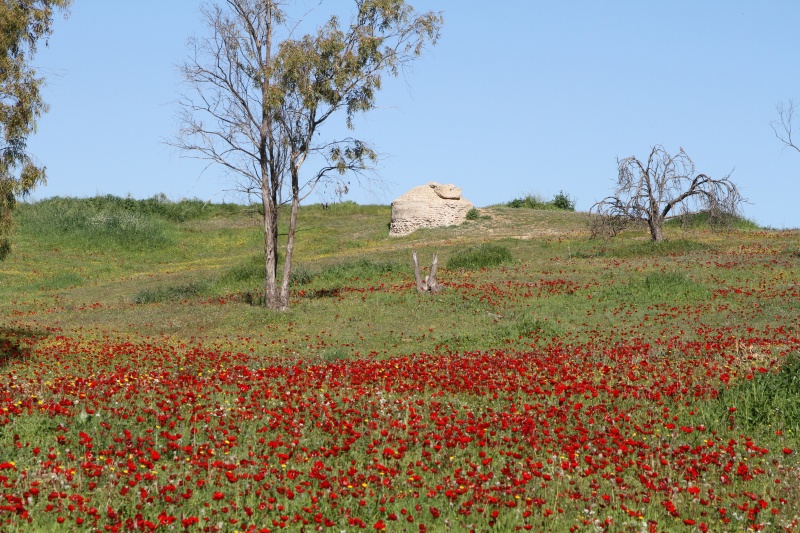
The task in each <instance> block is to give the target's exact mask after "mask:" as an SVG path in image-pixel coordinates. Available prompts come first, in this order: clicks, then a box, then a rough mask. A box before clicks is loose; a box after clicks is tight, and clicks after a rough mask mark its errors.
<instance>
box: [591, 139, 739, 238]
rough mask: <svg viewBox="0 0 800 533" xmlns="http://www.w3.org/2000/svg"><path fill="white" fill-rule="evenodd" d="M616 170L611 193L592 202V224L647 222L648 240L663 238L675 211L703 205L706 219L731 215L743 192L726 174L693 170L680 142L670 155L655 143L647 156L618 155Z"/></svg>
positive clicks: (611, 225) (608, 225)
mask: <svg viewBox="0 0 800 533" xmlns="http://www.w3.org/2000/svg"><path fill="white" fill-rule="evenodd" d="M617 166H618V169H619V174H618V176H617V179H616V186H615V189H614V194H613V196H609V197H607V198H605V199H603V200H601V201H599V202H597V203H596V204H594V205H593V206H592V208H591V209H590V213H591V214H592V215H593V219H594V224H595V229H596V228H605V229H607V230H609V232H610V233H611V234H616V233H617V232H618V231H619V230H620V229H621V228H622V227H623V226H624V225H625V224H628V223H631V222H642V223H646V224H647V226H648V228H649V229H650V237H651V238H652V240H653V241H661V240H663V238H664V232H663V226H664V222H665V221H666V220H667V219H668V218H671V217H672V216H676V215H684V214H689V213H698V212H701V211H704V212H706V213H707V214H708V216H709V217H710V219H711V220H712V221H713V220H722V219H724V218H725V217H726V216H728V215H736V214H738V212H739V207H740V205H741V203H742V202H743V198H742V197H741V195H740V194H739V189H738V188H737V187H736V185H735V184H734V183H733V182H732V181H731V180H730V175H727V176H724V177H722V178H719V179H714V178H711V177H709V176H707V175H705V174H696V173H695V169H694V162H693V161H692V160H691V158H690V157H689V156H688V155H687V154H686V152H684V151H683V148H681V149H680V150H679V151H678V153H677V154H676V155H674V156H673V155H670V154H668V153H667V151H666V150H665V149H664V147H663V146H661V145H656V146H654V147H653V148H652V149H651V151H650V155H649V157H648V158H647V161H646V162H644V163H643V162H641V161H639V160H638V159H637V158H636V157H633V156H631V157H626V158H625V159H622V160H618V161H617Z"/></svg>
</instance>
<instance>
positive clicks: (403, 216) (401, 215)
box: [389, 182, 474, 237]
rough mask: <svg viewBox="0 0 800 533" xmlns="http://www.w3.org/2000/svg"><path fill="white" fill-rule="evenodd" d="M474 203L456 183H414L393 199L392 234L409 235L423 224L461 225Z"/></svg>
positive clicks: (390, 233) (426, 225) (428, 226)
mask: <svg viewBox="0 0 800 533" xmlns="http://www.w3.org/2000/svg"><path fill="white" fill-rule="evenodd" d="M473 207H474V206H473V205H472V203H470V202H469V201H467V200H466V199H464V198H462V197H461V189H460V188H458V187H456V186H454V185H440V184H438V183H436V182H430V183H428V184H427V185H421V186H419V187H414V188H413V189H411V190H410V191H408V192H407V193H405V194H404V195H402V196H400V197H399V198H397V199H396V200H395V201H394V202H392V223H391V225H390V226H389V236H391V237H399V236H401V235H408V234H409V233H413V232H414V231H415V230H417V229H419V228H436V227H440V226H456V225H459V224H461V223H463V222H464V220H466V218H467V213H468V212H469V210H470V209H472V208H473Z"/></svg>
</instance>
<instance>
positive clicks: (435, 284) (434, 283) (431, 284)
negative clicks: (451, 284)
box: [411, 250, 442, 294]
mask: <svg viewBox="0 0 800 533" xmlns="http://www.w3.org/2000/svg"><path fill="white" fill-rule="evenodd" d="M411 258H412V259H413V260H414V279H416V280H417V292H420V293H422V292H427V293H430V294H436V293H437V292H439V291H440V290H441V288H442V286H441V285H440V284H439V280H437V279H436V265H437V264H438V263H439V255H438V254H437V253H436V252H434V254H433V262H431V270H430V272H429V273H428V275H427V276H425V278H424V279H423V278H422V276H420V273H419V261H418V260H417V251H416V250H413V251H412V252H411Z"/></svg>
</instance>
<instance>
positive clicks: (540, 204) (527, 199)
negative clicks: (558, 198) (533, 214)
mask: <svg viewBox="0 0 800 533" xmlns="http://www.w3.org/2000/svg"><path fill="white" fill-rule="evenodd" d="M506 205H507V206H508V207H513V208H515V209H553V208H554V207H553V206H552V205H551V204H550V203H549V202H547V201H546V200H545V199H544V198H542V197H541V196H539V195H538V194H536V195H534V194H529V195H527V196H524V197H522V198H514V199H513V200H511V201H510V202H508V203H507V204H506Z"/></svg>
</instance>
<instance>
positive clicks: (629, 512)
mask: <svg viewBox="0 0 800 533" xmlns="http://www.w3.org/2000/svg"><path fill="white" fill-rule="evenodd" d="M480 214H481V215H482V216H481V217H479V219H478V220H473V221H468V222H466V223H465V224H463V225H461V226H458V227H450V228H440V229H435V230H420V231H417V232H415V233H414V234H412V235H409V236H407V237H401V238H389V237H388V224H389V219H390V208H389V207H388V206H359V205H355V204H352V203H343V204H338V205H333V206H331V207H330V208H328V209H323V208H322V206H319V205H311V206H306V207H303V208H301V211H300V217H299V232H298V236H297V245H296V267H295V271H294V274H293V280H292V288H293V296H292V308H291V311H289V312H286V313H276V312H269V311H266V310H265V309H264V308H262V307H260V306H259V305H257V303H258V300H259V290H260V286H261V282H262V281H261V276H262V271H263V267H262V261H263V259H262V257H263V255H262V252H261V246H262V243H263V236H262V232H261V229H260V221H259V216H258V213H257V209H256V208H254V207H248V206H237V205H206V204H204V203H202V202H199V201H184V202H178V203H171V202H167V201H165V200H164V199H163V198H154V199H151V200H145V201H135V200H130V199H120V198H114V197H101V198H94V199H63V198H61V199H51V200H47V201H42V202H38V203H36V204H31V205H22V206H20V210H19V212H18V224H19V227H18V229H17V232H16V235H15V248H14V251H13V253H12V255H11V256H9V258H8V259H7V260H6V261H5V262H3V263H1V264H0V313H2V314H3V316H4V322H3V324H4V326H3V329H2V332H1V333H2V339H3V340H2V341H0V342H3V350H2V353H0V364H2V366H3V374H4V375H6V377H5V378H3V381H2V383H1V384H0V397H3V398H4V402H5V403H4V404H3V405H4V407H3V409H4V411H3V413H2V414H1V415H0V445H4V446H8V447H16V450H17V452H15V453H14V454H12V455H10V456H8V459H7V460H8V461H13V463H14V464H13V465H11V466H5V467H4V465H2V464H0V470H2V471H0V474H2V475H3V477H5V478H7V479H6V480H5V483H6V485H5V486H6V488H5V489H4V494H6V495H7V497H11V498H12V499H13V498H19V499H20V500H19V506H18V507H14V509H12V510H10V511H8V514H6V515H3V514H0V520H3V521H5V525H4V526H2V527H0V529H8V530H12V529H20V530H21V529H25V528H31V527H34V528H39V529H41V530H47V529H48V528H49V527H51V526H52V527H55V525H56V523H58V524H60V523H61V522H56V520H57V518H59V517H60V518H62V519H65V520H66V519H68V520H70V521H71V522H70V523H76V524H78V525H81V524H84V523H85V522H86V521H88V522H86V523H88V524H94V525H95V526H96V527H98V528H102V527H103V526H105V525H110V526H113V525H114V524H120V525H121V526H120V527H123V529H136V528H145V529H146V528H147V526H146V524H144V523H143V522H147V521H150V522H152V523H154V524H155V523H158V521H159V520H162V519H165V520H167V519H168V518H169V517H172V519H173V520H175V521H179V522H178V523H180V522H182V521H184V520H188V522H183V525H184V527H187V528H191V527H193V525H194V524H195V523H197V524H200V522H202V524H200V525H201V526H210V527H211V528H212V529H214V528H218V529H225V527H222V526H219V525H218V523H223V522H219V520H220V517H224V518H225V519H226V520H227V519H228V518H230V519H235V520H236V521H237V526H236V527H240V526H241V529H242V530H246V529H247V527H245V526H246V525H247V524H251V525H253V526H259V527H260V526H264V527H268V528H269V529H280V528H282V527H287V528H290V529H295V530H297V529H298V528H300V527H303V526H305V527H306V528H308V530H313V529H314V528H315V527H316V526H317V525H318V524H323V525H324V524H325V521H324V520H328V521H330V522H331V523H332V524H334V525H336V526H339V527H340V529H341V528H346V527H368V528H370V529H372V528H375V529H382V528H383V529H387V530H389V531H411V530H412V529H413V530H414V531H419V530H420V529H419V528H418V525H419V524H427V526H426V527H427V530H428V531H440V530H454V531H460V530H469V529H470V528H475V529H477V530H487V529H490V528H493V527H494V528H497V530H498V531H500V530H502V531H508V530H513V529H514V528H517V527H519V528H527V526H530V528H531V529H534V530H548V531H556V530H557V531H568V530H587V531H597V530H614V531H617V530H622V531H628V530H630V531H640V530H648V529H649V530H656V531H660V530H669V531H680V530H686V531H697V530H698V528H699V530H701V531H702V530H712V531H721V530H743V529H747V528H748V527H751V528H754V529H764V528H766V529H768V530H782V528H789V529H792V528H793V527H795V526H796V524H797V520H798V519H800V514H798V513H800V504H798V502H800V493H798V492H797V489H796V486H797V485H796V481H797V478H798V475H799V474H800V467H798V463H797V460H796V457H797V452H795V449H796V448H797V447H798V446H800V433H798V432H800V386H798V381H797V378H796V375H797V374H796V370H798V369H800V363H799V362H798V358H797V353H798V349H800V331H798V324H800V321H799V320H798V318H800V288H799V287H798V281H800V273H799V272H798V263H800V233H799V232H797V231H772V230H762V229H759V228H756V227H753V226H752V225H741V226H739V228H738V229H733V230H726V231H712V230H711V229H710V228H708V227H707V226H706V225H704V224H703V223H702V220H699V221H698V220H692V221H691V223H684V224H683V225H681V224H677V223H676V224H671V225H670V226H669V227H668V228H667V229H666V236H667V239H668V240H667V241H665V242H662V243H659V244H653V243H651V242H649V241H648V239H647V233H646V231H637V230H629V231H626V232H624V233H622V234H621V235H620V236H618V237H616V238H614V239H611V240H597V239H590V237H589V234H588V228H587V220H586V216H587V215H586V214H585V213H574V212H568V211H559V210H535V209H513V208H509V207H491V208H485V209H482V210H481V213H480ZM486 244H491V245H494V246H496V247H500V248H502V249H503V250H504V251H507V252H508V253H509V254H510V257H511V259H510V260H508V259H507V260H506V261H505V262H503V263H502V264H500V265H497V266H492V267H488V268H476V269H465V268H455V267H452V266H449V265H453V264H455V260H456V259H458V258H459V257H463V255H464V254H465V253H468V252H473V253H476V254H477V255H478V257H479V259H480V257H481V253H482V251H481V250H482V248H480V246H481V245H486ZM412 250H417V251H418V253H419V255H420V258H421V262H422V263H423V265H425V266H427V264H428V263H429V261H430V257H431V255H432V254H433V253H434V252H438V254H439V258H440V267H439V277H440V279H441V281H442V282H443V283H444V285H445V288H444V290H443V291H442V292H441V293H440V294H438V295H433V296H431V295H418V294H417V293H416V291H415V289H414V280H413V270H412V267H411V260H410V256H411V251H412ZM218 423H219V424H218ZM103 424H105V425H103ZM298 424H299V425H298ZM223 429H224V433H222V434H221V433H219V431H222V430H223ZM126 432H127V433H126ZM128 435H133V437H131V438H134V439H137V438H138V439H139V444H138V445H137V447H136V449H137V450H143V451H141V453H140V452H138V451H137V452H135V453H133V455H131V460H133V458H134V456H137V457H139V459H136V464H133V470H132V471H131V467H130V466H129V465H127V464H126V463H125V461H127V460H128V455H130V453H131V452H130V451H129V450H130V449H131V447H130V446H129V447H128V448H125V442H127V440H129V437H128ZM87 438H88V440H87ZM118 439H121V440H118ZM265 439H266V440H265ZM266 443H269V445H267V444H266ZM88 444H90V445H89V446H87V445H88ZM8 449H13V448H8ZM34 449H36V450H39V451H35V452H34V451H32V450H34ZM48 450H49V455H47V456H45V454H46V453H47V452H48ZM102 450H105V451H102ZM126 450H128V451H126ZM387 450H388V451H387ZM42 451H44V452H42ZM120 453H122V455H119V454H120ZM215 453H216V456H215V457H216V459H215V460H212V459H211V458H210V457H211V456H212V455H214V454H215ZM87 454H88V455H87ZM204 454H205V455H204ZM51 455H52V457H50V456H51ZM98 455H100V456H102V457H103V459H98V458H97V456H98ZM154 457H157V459H155V458H154ZM162 458H163V459H162ZM2 460H6V459H2ZM215 461H216V462H215ZM220 461H221V462H220ZM138 463H141V465H143V466H141V465H139V464H138ZM217 463H219V464H217ZM8 464H9V465H10V463H8ZM87 465H88V466H87ZM159 465H160V468H159ZM214 465H216V466H214ZM315 465H316V466H315ZM319 465H322V466H319ZM4 468H5V470H3V469H4ZM140 468H141V469H142V470H141V472H140V473H141V474H147V476H149V477H145V478H144V479H142V478H141V476H140V477H138V478H132V479H131V478H129V476H131V475H133V474H135V473H136V472H137V469H140ZM315 469H316V470H315ZM320 469H322V470H320ZM326 469H327V470H326ZM23 470H25V471H27V472H28V474H25V475H22V474H21V472H22V471H23ZM123 470H124V471H125V472H126V474H125V475H123V474H121V472H122V471H123ZM323 471H324V472H326V473H325V474H324V476H323V474H322V472H323ZM225 472H228V474H231V473H234V474H236V475H238V476H240V477H238V478H236V479H238V480H239V481H238V482H237V483H234V482H233V481H231V479H230V476H229V477H228V479H227V481H226V480H225ZM287 472H292V474H291V475H288V474H287ZM265 476H266V478H265ZM320 476H323V477H320ZM531 476H533V477H531ZM257 478H258V481H257ZM236 479H235V480H234V481H236ZM190 480H191V481H190ZM200 480H203V481H202V482H201V481H200ZM323 480H326V481H327V484H325V483H323ZM301 481H302V483H301ZM33 483H36V484H35V485H34V484H33ZM129 483H133V484H132V485H130V484H129ZM92 484H94V486H95V487H97V486H100V487H101V488H102V489H103V490H104V491H105V493H106V494H111V496H110V497H107V498H106V499H105V500H104V501H103V503H102V509H103V511H102V513H100V514H99V515H97V514H93V513H91V512H89V510H90V508H91V505H89V504H87V505H83V506H78V507H77V509H72V510H70V509H69V508H68V507H67V500H66V498H67V497H68V496H70V495H73V496H74V495H79V496H80V498H81V499H83V500H82V501H84V500H85V501H87V502H94V506H95V507H97V508H100V507H101V504H100V503H99V502H100V499H103V498H100V496H99V494H100V491H99V489H98V492H97V493H94V492H93V491H94V490H95V487H91V486H92ZM126 484H129V487H136V489H135V490H133V489H131V492H130V494H128V490H123V487H124V485H126ZM168 486H172V487H173V489H171V490H173V491H177V492H170V490H167V491H166V492H165V490H164V487H168ZM40 487H44V488H40ZM88 487H91V488H88ZM189 487H191V489H192V490H190V491H189V492H188V493H187V492H185V491H186V489H187V488H189ZM33 489H36V492H37V493H38V492H39V491H41V492H42V493H44V492H47V493H50V492H51V490H55V491H56V497H55V498H54V500H50V501H51V502H52V501H55V502H56V504H57V505H56V504H53V503H50V504H49V505H50V506H51V509H46V506H47V505H48V502H47V501H46V500H44V499H41V501H40V499H37V498H36V497H34V496H36V495H33V496H31V494H32V493H31V490H33ZM140 489H143V490H145V492H146V494H147V495H146V496H142V493H140ZM287 491H289V492H291V493H292V498H288V497H287V494H288V493H287ZM61 492H63V493H64V494H65V495H66V496H64V497H63V498H62V497H61V496H60V495H59V494H60V493H61ZM134 492H135V493H136V494H135V495H134ZM179 493H181V494H188V496H184V497H183V498H180V497H178V494H179ZM26 494H27V496H25V495H26ZM219 494H221V495H222V496H219V497H218V495H219ZM331 494H337V495H338V498H340V503H338V504H337V503H336V498H333V497H332V496H331ZM29 497H30V498H29ZM332 498H333V499H332ZM62 500H64V501H62ZM9 501H11V500H9ZM13 501H15V502H16V501H17V500H13ZM70 501H71V500H70ZM331 502H333V503H331ZM361 502H364V503H363V505H362V503H361ZM762 502H763V504H762ZM107 504H108V508H109V509H111V512H106V510H105V509H106V506H107ZM262 504H263V505H264V508H263V509H261V508H260V507H259V506H261V505H262ZM512 504H513V505H512ZM14 505H16V504H14ZM54 505H55V507H54V508H53V506H54ZM278 506H280V509H279V508H278ZM415 506H416V507H415ZM223 508H224V509H227V510H225V511H223ZM246 509H250V512H247V511H246ZM253 509H261V510H260V511H256V513H255V515H254V514H253ZM307 509H308V510H307ZM420 509H421V510H420ZM720 509H723V510H724V512H723V511H720ZM434 510H435V511H434ZM95 511H96V509H95ZM212 511H213V515H212V514H211V513H212ZM495 511H497V513H496V514H495ZM26 512H27V513H28V514H27V515H26V514H25V513H26ZM37 513H38V514H37ZM160 513H164V515H163V516H162V515H161V514H160ZM259 513H260V514H259ZM223 515H224V516H223ZM317 515H320V516H321V517H322V518H321V519H320V520H322V521H321V522H320V521H318V520H317V519H318V518H319V517H318V516H317ZM34 516H36V517H37V518H35V519H34V518H33V517H34ZM137 516H140V518H138V519H137V518H136V517H137ZM211 516H215V517H214V518H211ZM392 516H394V518H392ZM409 517H410V519H409ZM194 519H197V521H198V522H194V521H193V520H194ZM78 520H81V522H79V521H78ZM608 520H610V521H608ZM140 522H141V523H140ZM362 523H363V526H362ZM281 524H283V525H281ZM701 524H702V525H701ZM764 524H766V525H764ZM792 524H794V525H792ZM228 525H230V524H228ZM762 526H763V527H762ZM226 527H227V526H226ZM571 528H575V529H571ZM709 528H710V529H709ZM256 529H257V528H256Z"/></svg>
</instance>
